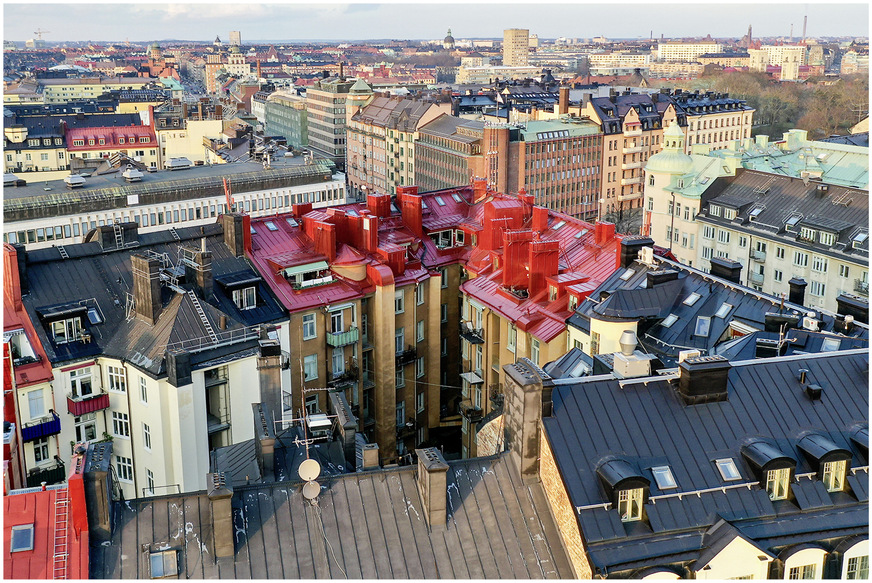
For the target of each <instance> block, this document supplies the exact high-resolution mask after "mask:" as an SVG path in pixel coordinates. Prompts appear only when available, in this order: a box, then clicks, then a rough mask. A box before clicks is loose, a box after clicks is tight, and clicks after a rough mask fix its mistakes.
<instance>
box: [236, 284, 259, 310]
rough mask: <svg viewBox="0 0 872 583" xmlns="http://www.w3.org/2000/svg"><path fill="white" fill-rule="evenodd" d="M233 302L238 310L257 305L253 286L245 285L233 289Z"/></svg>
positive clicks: (252, 307) (249, 308)
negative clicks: (241, 287)
mask: <svg viewBox="0 0 872 583" xmlns="http://www.w3.org/2000/svg"><path fill="white" fill-rule="evenodd" d="M233 303H234V304H236V307H237V308H239V309H240V310H252V309H254V308H256V307H257V293H256V292H255V288H254V287H253V286H252V287H246V288H243V289H235V290H233Z"/></svg>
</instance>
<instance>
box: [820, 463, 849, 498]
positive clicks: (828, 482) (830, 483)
mask: <svg viewBox="0 0 872 583" xmlns="http://www.w3.org/2000/svg"><path fill="white" fill-rule="evenodd" d="M847 465H848V464H847V461H846V460H838V461H835V462H826V463H824V467H823V480H822V481H823V483H824V486H826V488H827V492H841V491H843V490H844V489H845V472H846V469H847Z"/></svg>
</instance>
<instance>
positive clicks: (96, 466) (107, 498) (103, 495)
mask: <svg viewBox="0 0 872 583" xmlns="http://www.w3.org/2000/svg"><path fill="white" fill-rule="evenodd" d="M111 461H112V442H111V441H108V442H107V441H104V442H101V443H92V444H90V445H88V451H87V453H86V454H85V462H84V471H83V473H82V481H83V482H84V490H85V508H86V509H87V512H88V538H89V540H91V541H99V542H106V541H108V540H110V539H111V538H112V521H111V516H112V476H111V474H110V473H109V472H110V469H111V463H110V462H111ZM74 520H75V518H74Z"/></svg>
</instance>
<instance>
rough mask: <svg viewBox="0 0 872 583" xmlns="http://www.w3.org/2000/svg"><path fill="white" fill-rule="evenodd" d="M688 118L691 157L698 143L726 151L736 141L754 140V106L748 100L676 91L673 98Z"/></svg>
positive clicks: (714, 94) (686, 137) (688, 148)
mask: <svg viewBox="0 0 872 583" xmlns="http://www.w3.org/2000/svg"><path fill="white" fill-rule="evenodd" d="M670 97H671V98H672V100H673V101H674V103H675V104H676V106H677V107H679V108H680V110H681V111H683V112H684V113H685V115H686V121H687V127H685V128H684V130H685V132H684V135H685V146H684V147H685V151H686V152H687V153H688V154H689V153H690V152H691V149H692V148H693V146H694V145H696V144H706V145H708V148H709V149H710V150H720V149H723V148H726V147H727V145H728V144H731V143H733V142H734V141H735V140H741V139H745V138H750V137H751V125H752V120H753V117H754V111H756V110H755V109H754V108H753V107H751V106H750V105H748V103H747V102H746V101H745V100H744V99H736V98H735V97H730V96H729V94H721V93H714V92H707V93H705V94H700V93H699V92H698V91H697V92H694V93H688V92H682V91H680V90H676V91H674V92H673V93H672V94H671V96H670Z"/></svg>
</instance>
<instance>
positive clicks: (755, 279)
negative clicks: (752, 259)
mask: <svg viewBox="0 0 872 583" xmlns="http://www.w3.org/2000/svg"><path fill="white" fill-rule="evenodd" d="M748 281H750V282H751V283H755V284H757V285H763V274H762V273H754V272H753V271H752V272H751V273H749V274H748Z"/></svg>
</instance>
